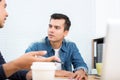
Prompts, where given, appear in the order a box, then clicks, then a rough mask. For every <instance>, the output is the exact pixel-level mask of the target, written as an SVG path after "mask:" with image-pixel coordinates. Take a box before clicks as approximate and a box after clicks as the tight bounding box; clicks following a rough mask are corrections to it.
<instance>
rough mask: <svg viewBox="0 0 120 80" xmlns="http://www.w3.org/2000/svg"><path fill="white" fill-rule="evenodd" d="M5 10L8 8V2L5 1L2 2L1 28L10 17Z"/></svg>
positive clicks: (0, 9)
mask: <svg viewBox="0 0 120 80" xmlns="http://www.w3.org/2000/svg"><path fill="white" fill-rule="evenodd" d="M5 8H6V2H5V0H1V1H0V28H2V27H3V26H4V23H5V20H6V17H7V16H8V14H7V12H6V9H5Z"/></svg>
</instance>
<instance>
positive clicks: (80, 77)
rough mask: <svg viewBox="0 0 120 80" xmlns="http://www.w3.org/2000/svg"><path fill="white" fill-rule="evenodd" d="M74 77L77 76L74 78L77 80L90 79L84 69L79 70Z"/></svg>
mask: <svg viewBox="0 0 120 80" xmlns="http://www.w3.org/2000/svg"><path fill="white" fill-rule="evenodd" d="M74 75H75V76H74V78H75V80H87V79H88V76H87V74H86V72H85V71H84V70H83V69H80V70H77V71H76V72H75V73H74Z"/></svg>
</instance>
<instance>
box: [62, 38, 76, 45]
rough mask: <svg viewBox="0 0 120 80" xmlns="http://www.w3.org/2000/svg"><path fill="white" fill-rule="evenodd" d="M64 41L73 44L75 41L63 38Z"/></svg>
mask: <svg viewBox="0 0 120 80" xmlns="http://www.w3.org/2000/svg"><path fill="white" fill-rule="evenodd" d="M64 41H65V43H66V44H75V42H74V41H71V40H70V39H65V40H64Z"/></svg>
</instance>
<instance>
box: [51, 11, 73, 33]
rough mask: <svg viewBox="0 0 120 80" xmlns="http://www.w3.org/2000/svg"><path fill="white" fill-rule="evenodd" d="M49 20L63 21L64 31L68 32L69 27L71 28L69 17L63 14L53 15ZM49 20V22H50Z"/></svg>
mask: <svg viewBox="0 0 120 80" xmlns="http://www.w3.org/2000/svg"><path fill="white" fill-rule="evenodd" d="M51 19H64V20H65V28H64V31H65V30H69V28H70V26H71V21H70V20H69V17H68V16H66V15H64V14H60V13H54V14H52V15H51ZM51 19H50V20H51Z"/></svg>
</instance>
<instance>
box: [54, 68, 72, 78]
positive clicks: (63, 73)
mask: <svg viewBox="0 0 120 80" xmlns="http://www.w3.org/2000/svg"><path fill="white" fill-rule="evenodd" d="M55 77H68V78H73V77H74V73H73V72H70V71H65V70H56V71H55Z"/></svg>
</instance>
